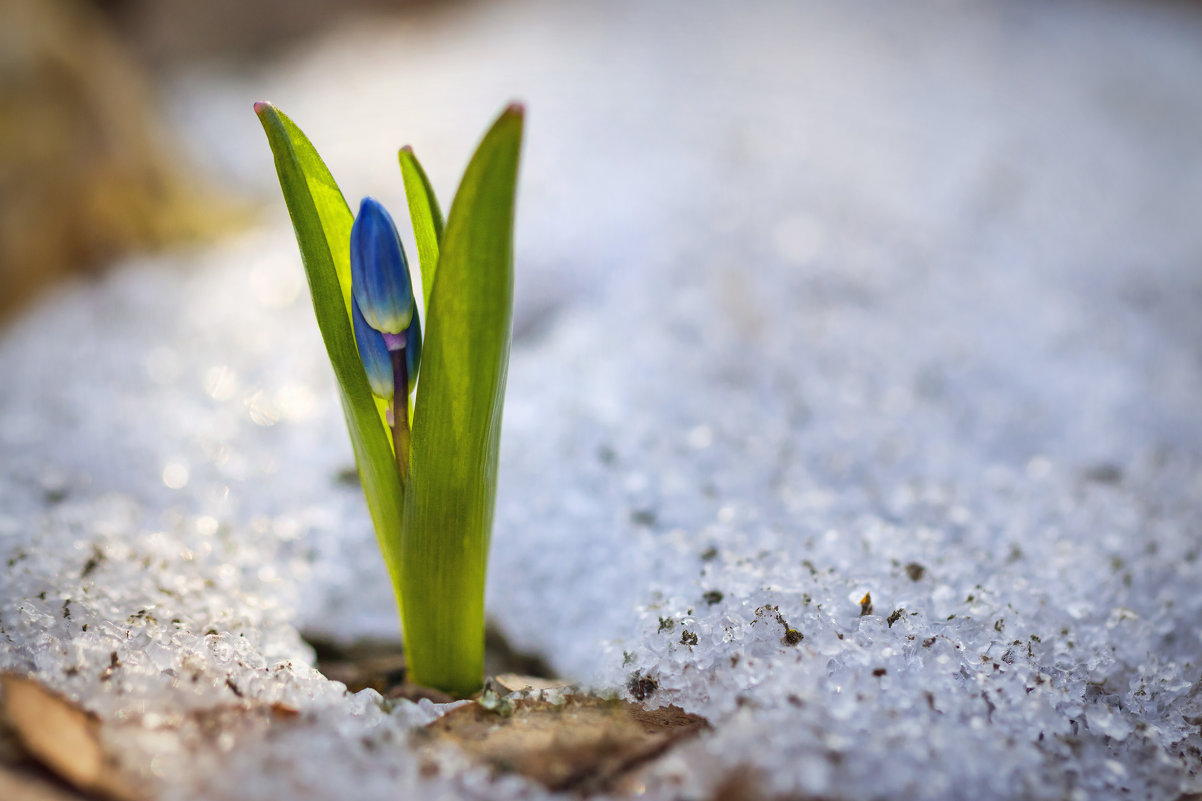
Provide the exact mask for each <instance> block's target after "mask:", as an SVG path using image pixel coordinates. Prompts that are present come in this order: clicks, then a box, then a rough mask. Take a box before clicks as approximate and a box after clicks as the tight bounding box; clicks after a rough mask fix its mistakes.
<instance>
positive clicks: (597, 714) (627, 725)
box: [425, 696, 708, 794]
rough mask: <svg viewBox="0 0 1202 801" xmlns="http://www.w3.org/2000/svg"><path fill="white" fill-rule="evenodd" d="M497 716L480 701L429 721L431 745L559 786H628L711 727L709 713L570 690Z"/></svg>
mask: <svg viewBox="0 0 1202 801" xmlns="http://www.w3.org/2000/svg"><path fill="white" fill-rule="evenodd" d="M512 710H513V711H512V712H511V713H508V714H498V713H497V712H493V711H489V710H487V709H485V708H483V707H481V706H480V705H479V704H478V703H471V704H466V705H464V706H461V707H458V708H456V709H453V710H451V711H450V712H448V713H447V714H446V715H444V716H443V717H441V718H439V719H438V720H436V721H434V722H433V723H431V724H430V725H429V726H427V727H426V729H425V732H426V734H427V735H429V736H430V737H429V740H428V741H427V744H426V746H425V747H426V748H431V747H433V746H435V745H437V744H439V743H446V742H451V743H455V744H456V745H457V746H459V747H460V748H462V749H463V750H464V751H465V752H466V753H468V754H470V755H471V756H473V757H475V758H476V759H478V760H480V761H482V762H484V763H486V764H488V765H490V766H491V767H492V768H493V769H495V770H497V771H499V772H516V773H520V774H522V775H523V776H525V777H527V778H529V779H532V780H534V781H536V782H538V783H539V784H542V785H543V786H544V787H547V788H548V789H550V790H553V791H564V790H572V791H576V792H578V793H581V794H592V793H597V792H610V791H619V792H620V791H622V790H623V789H624V782H623V779H624V778H625V777H627V776H629V775H630V774H631V773H632V772H633V771H634V770H636V769H638V768H639V767H641V766H643V765H644V764H645V763H647V762H648V761H649V760H651V759H654V758H656V757H658V756H659V755H661V754H662V753H663V752H664V751H666V750H667V749H669V748H670V747H672V746H673V745H675V744H677V743H678V742H680V741H682V740H684V739H686V738H688V737H692V736H693V735H695V734H697V733H698V732H700V731H702V730H703V729H705V728H706V727H707V726H708V724H707V723H706V721H705V719H704V718H701V717H698V716H697V715H691V714H689V713H687V712H684V711H683V710H681V709H678V708H676V707H666V708H663V709H655V710H644V709H642V708H641V707H638V706H635V705H634V704H630V703H626V702H622V701H616V700H607V699H603V698H597V697H595V696H569V697H568V698H567V699H566V700H565V701H564V702H563V703H562V704H554V703H550V702H548V701H542V700H535V699H532V698H519V699H515V700H513V702H512Z"/></svg>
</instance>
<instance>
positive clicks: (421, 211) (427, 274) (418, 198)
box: [398, 145, 443, 314]
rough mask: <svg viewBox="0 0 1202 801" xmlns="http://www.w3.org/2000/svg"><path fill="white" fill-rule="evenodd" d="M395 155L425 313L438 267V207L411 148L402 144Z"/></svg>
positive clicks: (439, 214)
mask: <svg viewBox="0 0 1202 801" xmlns="http://www.w3.org/2000/svg"><path fill="white" fill-rule="evenodd" d="M398 157H399V159H400V162H401V177H402V178H403V179H404V181H405V199H406V200H408V201H409V219H410V220H411V221H412V222H413V238H414V239H415V240H416V241H417V257H418V260H419V262H420V265H421V271H422V303H423V306H422V308H424V309H425V310H426V313H427V314H429V313H430V293H431V292H433V291H434V273H435V271H436V270H437V268H438V243H439V242H440V241H441V240H442V227H443V223H442V210H441V209H439V208H438V198H437V197H435V196H434V188H433V187H431V186H430V179H429V178H427V177H426V171H425V170H423V169H422V165H421V162H419V161H418V160H417V156H415V155H413V148H411V147H409V146H408V145H406V146H405V147H403V148H401V152H400V153H399V154H398Z"/></svg>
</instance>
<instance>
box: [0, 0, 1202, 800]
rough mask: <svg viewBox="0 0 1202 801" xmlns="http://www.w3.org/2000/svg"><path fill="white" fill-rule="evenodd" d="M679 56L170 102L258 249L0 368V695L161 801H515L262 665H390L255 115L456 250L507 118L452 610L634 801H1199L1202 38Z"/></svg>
mask: <svg viewBox="0 0 1202 801" xmlns="http://www.w3.org/2000/svg"><path fill="white" fill-rule="evenodd" d="M711 5H712V7H710V6H708V5H707V7H706V13H705V14H704V15H703V14H700V13H698V11H697V4H696V3H690V4H687V5H677V4H672V3H667V4H654V5H650V4H648V5H647V6H644V5H642V4H637V3H629V4H606V5H605V6H604V7H597V8H591V7H584V6H582V5H581V6H575V5H572V6H568V5H566V4H564V5H560V4H549V3H540V2H525V3H519V4H515V5H502V6H500V7H497V6H492V5H490V6H481V7H475V6H473V7H468V8H467V9H461V10H458V11H447V12H433V11H431V12H425V13H424V15H423V16H419V17H414V18H412V19H405V20H402V21H401V22H396V21H391V20H382V21H373V22H372V23H371V24H364V25H362V26H354V27H351V28H349V29H346V30H342V31H340V32H338V33H336V34H334V35H332V36H331V37H329V38H328V39H326V40H324V41H323V43H322V44H321V45H320V46H317V47H315V48H314V49H313V51H312V52H311V53H308V54H300V53H297V54H293V55H284V56H281V57H280V58H279V59H278V60H277V61H275V62H273V63H272V64H271V65H270V66H267V67H263V68H262V69H261V70H260V72H258V73H256V74H253V75H247V74H245V73H243V74H239V75H237V76H234V75H231V74H228V73H222V72H219V71H216V70H211V71H208V72H193V73H191V74H189V75H185V76H179V77H177V78H176V79H174V82H173V84H172V85H173V87H174V89H175V91H174V98H173V100H172V113H173V114H174V115H175V117H176V118H177V119H178V120H181V121H184V122H186V123H188V124H191V125H193V126H194V127H193V133H192V134H191V135H192V136H193V137H194V139H195V141H194V142H193V143H192V146H193V148H194V150H195V152H196V153H198V154H201V155H202V156H203V158H204V159H205V160H206V161H207V162H208V163H210V164H212V165H215V168H216V169H224V170H229V171H231V173H233V172H237V173H238V175H239V180H240V181H241V182H242V184H243V185H244V186H245V187H247V188H249V189H252V190H254V191H258V192H260V193H261V194H262V195H263V196H264V197H265V198H269V199H270V203H271V206H270V208H271V211H270V212H269V216H268V217H267V218H266V219H265V220H264V222H263V223H262V225H260V226H259V227H258V228H257V229H255V230H254V231H252V232H249V233H246V234H244V235H241V236H239V237H238V238H236V239H233V240H230V241H227V242H224V243H220V244H215V245H211V246H206V247H203V248H197V249H195V250H193V251H187V252H176V253H172V254H168V255H166V256H161V257H156V258H153V259H144V260H141V261H137V262H132V263H130V264H128V265H125V266H124V267H122V268H121V269H119V270H117V271H115V272H114V273H112V274H110V276H109V277H107V278H105V279H104V280H102V281H100V282H98V283H93V284H91V285H87V286H76V287H72V288H68V289H66V290H64V291H61V292H60V293H58V294H57V295H55V296H54V297H52V298H50V299H48V300H47V301H45V302H44V303H42V304H41V305H40V306H39V307H37V308H35V309H33V310H31V311H30V312H29V313H28V314H26V315H25V316H24V317H23V318H22V319H20V320H19V321H17V322H16V323H15V324H13V325H12V326H11V327H9V328H8V329H7V330H6V331H5V332H4V334H3V336H2V338H0V368H2V371H3V375H4V384H3V390H2V391H0V452H2V453H3V461H2V463H0V577H2V578H0V669H4V670H16V671H22V672H29V673H31V674H32V675H33V676H35V677H36V678H38V679H39V680H41V681H43V682H45V683H46V684H47V685H49V686H50V687H52V688H54V689H56V690H58V691H61V692H63V693H65V694H66V695H67V696H69V697H71V698H72V699H75V700H77V701H78V702H80V703H81V704H82V705H83V706H85V707H86V708H88V709H89V710H92V711H94V712H96V713H97V714H98V715H99V717H100V719H101V720H102V721H104V723H105V727H104V729H103V733H104V737H105V741H106V744H107V745H108V746H109V748H110V750H112V751H113V752H114V753H116V754H118V755H119V757H120V759H121V761H122V762H123V764H125V765H127V766H131V767H133V768H135V769H137V770H139V771H140V772H142V773H143V774H144V776H145V777H146V779H147V780H148V781H149V782H151V784H152V786H153V787H154V789H155V792H156V795H157V797H160V798H164V799H192V798H214V799H218V798H219V799H279V798H284V797H287V798H295V799H333V798H346V797H350V796H349V795H348V792H351V790H350V788H353V796H354V797H355V798H357V799H395V798H402V797H418V798H480V799H484V798H489V799H494V798H495V799H511V798H537V797H542V796H544V795H546V793H545V791H543V790H541V788H538V787H536V786H533V785H530V784H528V783H526V782H525V781H524V780H522V779H521V778H519V777H516V776H506V777H502V778H500V779H496V780H494V779H492V778H490V777H489V776H488V775H487V773H486V772H485V771H483V770H482V769H479V768H472V767H469V766H467V765H466V763H463V762H461V761H459V760H458V758H457V757H456V756H454V755H450V754H448V755H447V756H446V760H447V763H446V769H444V770H441V771H440V772H439V773H438V775H436V776H428V775H427V776H423V775H421V774H420V772H419V768H418V764H417V761H416V758H415V757H414V756H413V754H412V751H411V750H410V747H409V746H408V745H407V742H406V740H407V737H406V733H407V732H408V731H409V730H410V729H412V727H414V726H417V725H420V724H422V723H424V722H427V721H429V720H432V719H433V718H434V717H435V716H436V715H437V714H439V712H440V709H439V708H438V707H436V706H435V705H432V704H430V703H429V702H428V701H423V702H422V703H421V704H412V703H409V702H398V703H396V704H395V705H386V704H382V703H381V700H382V699H381V698H380V697H379V696H378V695H377V694H376V693H374V692H373V691H370V690H365V691H363V692H360V693H357V694H353V695H352V694H348V693H347V692H346V691H345V688H344V686H343V685H341V684H338V683H336V682H331V681H328V680H326V679H325V678H324V677H322V676H321V675H320V674H319V673H318V672H317V671H316V670H315V669H314V668H313V667H312V664H313V654H312V651H311V650H310V648H309V647H308V646H307V645H306V644H305V643H304V642H303V640H302V639H301V637H300V634H299V632H301V631H304V632H306V633H316V634H321V635H323V636H326V637H334V638H336V639H340V640H343V641H351V640H353V639H355V638H357V637H360V636H392V635H394V633H395V629H396V625H397V624H396V616H395V608H394V606H393V601H392V597H391V589H390V587H389V585H388V581H387V577H386V575H385V572H384V569H383V566H382V564H381V562H380V560H379V557H378V555H377V553H376V546H375V542H374V535H373V534H372V531H371V528H370V523H369V520H368V517H367V514H366V510H365V508H364V505H363V501H362V497H361V493H360V491H359V489H358V487H357V485H356V483H355V481H354V479H353V474H352V475H350V476H349V478H348V471H349V470H351V468H352V459H351V454H350V449H349V445H348V443H347V441H346V436H345V432H344V431H343V428H342V418H341V414H340V412H339V410H338V408H337V400H336V397H335V394H334V391H333V387H332V379H331V376H330V371H329V367H328V365H327V364H326V362H325V361H324V350H323V348H322V345H321V342H320V339H319V337H318V334H317V331H316V326H315V324H314V323H313V321H312V314H311V310H310V307H309V302H308V300H307V293H306V288H305V284H304V278H303V275H302V273H301V268H300V265H299V259H298V257H297V254H296V249H295V244H294V242H293V239H292V234H291V231H290V229H289V227H288V225H287V221H286V219H285V218H284V216H283V208H282V203H281V202H280V201H279V200H278V193H277V192H276V190H275V188H274V184H273V182H274V175H273V173H272V172H271V163H270V157H269V153H268V150H267V147H266V144H265V142H264V141H262V137H261V134H260V132H259V131H258V127H257V123H256V121H255V120H254V117H253V116H252V115H251V112H250V102H251V101H252V100H255V99H260V98H262V97H265V98H266V99H270V100H273V101H274V102H276V103H277V104H278V105H279V106H280V107H281V108H282V109H284V110H285V111H287V112H288V113H289V114H290V115H291V116H292V117H293V118H294V119H295V120H297V122H298V123H299V124H300V125H301V126H302V127H304V128H305V129H306V131H307V132H308V133H309V134H310V136H311V137H312V139H313V140H314V142H315V144H316V145H317V147H318V149H319V150H320V151H321V152H322V153H323V154H324V155H325V156H326V158H327V161H328V162H329V164H330V166H331V169H332V171H333V173H334V174H335V175H336V176H337V177H338V178H339V180H340V182H341V184H342V188H343V190H344V192H346V194H347V195H348V197H349V198H351V200H352V202H353V201H354V200H356V199H357V198H358V197H359V196H360V195H362V194H367V193H371V194H375V195H377V196H379V197H380V198H381V199H383V200H384V201H385V202H386V203H388V204H389V205H390V206H392V208H394V209H396V210H398V211H399V210H400V209H401V208H403V192H402V189H401V184H400V179H399V174H398V173H397V171H396V168H395V159H394V155H395V149H396V147H397V146H399V145H400V144H403V143H405V142H411V143H412V144H414V146H415V148H416V150H417V152H418V153H419V155H421V156H422V158H423V161H424V162H425V164H426V166H427V168H428V169H429V171H430V173H431V176H432V178H433V179H434V184H435V186H436V187H437V188H438V189H439V191H440V194H441V195H442V196H443V198H444V205H446V204H448V203H449V198H450V196H451V193H452V191H453V188H454V182H455V179H456V176H457V172H458V170H460V169H461V167H462V164H463V163H464V161H465V159H466V156H467V154H468V153H469V152H470V148H471V146H472V141H473V138H474V137H475V136H476V135H478V133H479V131H481V130H483V127H484V125H485V123H486V122H487V119H488V117H489V115H490V114H492V113H495V111H496V110H497V109H499V108H500V107H501V105H502V104H503V103H504V102H505V101H507V100H509V99H510V97H511V96H517V97H521V98H522V99H524V100H525V101H526V102H527V103H528V105H529V108H530V122H529V136H528V141H527V148H526V152H525V162H524V164H523V177H522V181H523V183H522V195H521V203H520V207H519V230H518V237H519V242H518V248H517V257H516V264H517V271H518V299H517V309H516V323H515V326H516V334H515V335H516V339H515V349H514V353H513V360H512V364H511V370H510V376H509V394H508V401H507V406H506V412H505V427H504V434H503V453H502V478H501V487H500V495H499V499H498V509H497V522H496V528H495V533H494V537H493V542H494V547H493V553H492V560H491V570H490V574H489V582H490V583H489V590H488V597H489V610H490V615H491V616H492V618H493V619H494V621H495V622H496V624H497V625H498V627H499V628H500V629H501V630H502V631H503V632H504V633H505V634H506V635H507V636H508V637H509V638H510V640H511V641H512V642H513V643H514V644H516V645H517V646H520V647H521V648H524V649H527V650H530V651H534V652H537V653H539V654H541V655H543V656H544V657H545V658H546V659H547V660H549V662H550V663H551V664H552V665H553V666H554V667H555V668H556V669H557V670H558V671H560V672H562V673H563V674H564V675H566V676H570V677H572V678H574V679H577V680H580V681H581V682H584V683H585V684H586V685H588V686H592V687H596V688H599V689H602V690H610V691H619V692H622V693H625V694H626V695H627V697H633V698H635V699H637V700H639V701H641V702H643V703H645V704H647V705H651V706H655V705H661V704H676V705H679V706H681V707H683V708H684V709H685V710H687V711H690V712H695V713H698V714H701V715H704V716H705V717H707V718H708V719H709V720H710V722H711V723H712V724H713V730H712V731H710V732H708V733H706V734H705V735H703V736H701V737H699V738H698V739H696V740H694V741H692V742H690V743H688V744H687V745H685V746H683V747H681V748H679V749H677V750H676V751H674V752H672V753H671V754H670V755H668V756H667V757H666V758H664V759H663V760H661V761H659V762H658V763H657V764H655V765H654V766H653V767H652V768H651V769H650V770H649V771H648V773H647V774H646V776H645V777H644V778H645V785H646V795H647V796H648V797H650V798H664V799H666V798H689V799H705V798H709V797H711V796H712V795H713V793H714V790H715V788H716V787H718V786H719V785H720V784H721V783H722V782H724V781H726V780H728V779H729V778H730V777H731V776H743V777H745V780H746V781H749V782H754V783H756V784H758V785H759V787H760V789H761V790H762V791H763V792H764V793H766V794H768V795H777V794H780V795H786V794H787V795H790V796H792V797H823V798H856V799H874V798H880V799H895V798H896V799H902V798H904V799H911V798H913V799H962V798H974V799H979V800H981V801H983V800H984V799H1011V798H1013V799H1017V798H1037V799H1038V798H1047V799H1085V798H1114V799H1119V798H1124V799H1126V798H1149V799H1177V798H1180V797H1183V796H1184V795H1186V794H1189V793H1198V792H1202V776H1199V770H1200V768H1202V752H1200V750H1199V749H1200V748H1202V736H1200V733H1199V727H1200V726H1202V593H1200V592H1199V587H1202V559H1200V558H1199V552H1200V550H1202V416H1200V415H1199V400H1198V399H1199V398H1202V314H1199V312H1198V309H1199V307H1200V305H1202V269H1199V268H1200V266H1202V227H1199V226H1198V224H1197V222H1198V209H1200V208H1202V95H1199V93H1198V91H1197V87H1198V86H1199V85H1200V84H1202V48H1198V47H1197V43H1198V41H1199V34H1200V33H1202V16H1199V14H1198V12H1197V10H1196V9H1192V8H1190V7H1176V6H1160V5H1152V4H1147V5H1142V6H1141V5H1137V4H1123V3H1115V4H1089V3H1072V2H1070V3H1064V4H1057V5H1056V6H1048V7H1045V6H1043V5H1040V4H1033V3H1014V4H998V5H983V4H976V3H964V4H947V3H944V4H935V5H931V6H925V5H922V6H920V5H907V6H905V7H902V6H892V5H873V6H872V9H871V11H868V10H866V7H864V6H844V5H843V4H839V5H838V6H830V7H828V6H816V7H810V6H808V5H795V6H790V7H789V8H788V9H784V8H782V7H780V6H777V5H774V4H768V3H763V4H761V3H751V4H745V5H743V4H741V5H740V6H739V7H738V9H737V10H736V9H734V8H731V7H728V6H724V5H718V4H711ZM857 8H858V9H860V10H859V11H857V10H855V9H857ZM348 78H349V80H350V84H349V88H347V86H345V85H344V82H345V81H346V80H347V79H348ZM403 227H404V226H403V225H402V228H403ZM277 702H278V703H282V704H286V705H288V706H291V707H295V708H296V709H298V710H300V712H301V714H300V716H299V717H298V718H297V719H296V720H295V721H293V722H291V723H290V724H289V725H287V726H278V725H269V723H268V722H267V718H265V717H263V716H262V715H260V716H257V717H256V716H255V715H254V714H250V713H248V712H246V710H247V709H250V708H251V707H253V708H255V709H265V708H267V707H268V705H270V704H273V703H277ZM238 710H242V713H239V712H238ZM215 721H216V722H215ZM746 777H752V778H746Z"/></svg>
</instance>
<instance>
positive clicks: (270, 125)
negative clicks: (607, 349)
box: [255, 103, 404, 601]
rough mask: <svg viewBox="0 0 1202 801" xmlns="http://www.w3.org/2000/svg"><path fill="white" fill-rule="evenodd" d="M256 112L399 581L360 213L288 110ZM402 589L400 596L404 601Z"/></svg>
mask: <svg viewBox="0 0 1202 801" xmlns="http://www.w3.org/2000/svg"><path fill="white" fill-rule="evenodd" d="M255 113H256V114H257V115H258V117H259V121H260V122H261V123H262V125H263V130H264V132H266V134H267V142H268V144H269V145H270V146H271V152H272V154H273V155H274V157H275V168H276V172H277V173H278V175H279V178H280V189H282V190H283V193H284V200H285V202H286V203H287V205H288V214H289V216H290V217H291V218H292V227H293V230H294V231H295V233H296V242H297V245H299V246H300V253H301V261H302V263H303V264H304V267H305V276H306V277H307V279H308V281H309V291H310V293H311V294H312V296H313V311H314V313H315V315H316V317H317V327H318V328H319V329H320V330H321V338H322V339H323V340H324V341H325V345H326V352H327V353H328V354H329V357H330V364H331V365H333V367H334V376H335V378H337V380H338V394H339V398H340V399H341V401H342V412H343V416H344V417H345V418H346V427H347V431H348V432H349V433H350V437H351V446H352V448H353V450H354V452H355V465H356V466H357V467H358V468H359V478H360V480H361V481H362V482H363V494H364V495H365V496H366V498H367V507H368V510H369V512H370V513H371V519H372V523H373V524H374V525H375V529H376V535H377V537H378V538H379V541H380V550H381V551H382V552H383V554H384V562H385V564H386V565H387V566H388V572H389V574H390V575H391V577H392V581H393V585H394V586H398V582H399V581H400V543H401V518H402V509H403V505H404V496H403V495H402V492H401V489H400V479H399V477H398V472H397V467H396V461H395V458H394V456H393V453H392V445H391V442H390V441H389V435H388V432H387V427H386V426H385V425H384V424H383V422H382V419H381V409H380V404H379V403H378V402H377V399H376V398H375V397H374V396H373V395H372V394H371V389H370V388H369V386H368V383H367V374H366V373H365V372H364V370H363V363H362V362H361V361H360V360H359V351H358V348H357V347H356V346H355V335H354V330H353V329H352V327H351V325H352V323H351V317H350V304H351V267H350V235H351V224H352V223H353V221H354V217H353V215H352V214H351V210H350V208H348V207H347V204H346V199H345V198H344V197H343V196H342V192H341V190H339V189H338V185H337V184H336V183H335V182H334V178H333V177H332V176H331V175H330V171H329V170H328V169H326V165H325V163H324V162H322V160H321V157H320V156H318V155H317V151H316V150H315V149H314V148H313V145H312V143H310V142H309V140H308V138H307V137H306V136H305V135H304V133H302V132H301V130H300V128H298V127H296V125H295V123H293V122H292V120H290V119H288V117H286V116H285V115H284V114H283V113H282V112H281V111H279V110H278V109H276V108H275V107H274V106H272V105H271V104H269V103H256V104H255ZM399 598H400V596H399V593H398V601H399Z"/></svg>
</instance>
